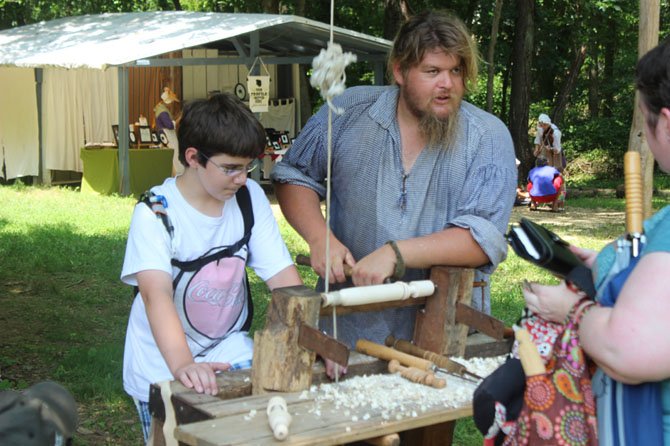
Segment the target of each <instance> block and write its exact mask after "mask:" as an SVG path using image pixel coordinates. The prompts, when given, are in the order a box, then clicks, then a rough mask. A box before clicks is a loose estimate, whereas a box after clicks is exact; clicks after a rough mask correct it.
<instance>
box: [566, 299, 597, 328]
mask: <svg viewBox="0 0 670 446" xmlns="http://www.w3.org/2000/svg"><path fill="white" fill-rule="evenodd" d="M595 305H597V302H595V301H594V300H591V298H589V297H582V298H581V299H579V300H578V301H577V302H575V304H574V305H573V306H572V307H571V308H570V311H569V312H568V315H567V316H566V317H565V323H564V325H568V323H570V322H572V324H573V325H575V326H577V325H579V323H580V322H581V320H582V317H584V315H585V314H586V313H587V312H588V311H589V310H590V309H591V308H593V307H594V306H595Z"/></svg>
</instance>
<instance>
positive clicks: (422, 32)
mask: <svg viewBox="0 0 670 446" xmlns="http://www.w3.org/2000/svg"><path fill="white" fill-rule="evenodd" d="M434 49H441V50H442V51H444V52H445V53H447V54H451V55H454V56H458V57H460V59H461V66H462V68H463V71H464V73H463V79H464V81H465V91H466V92H471V91H472V90H473V89H474V88H475V87H476V85H477V72H478V61H479V52H478V51H477V45H476V44H475V41H474V40H473V39H472V36H471V35H470V32H469V31H468V29H467V27H466V26H465V24H464V23H463V21H462V20H461V19H459V18H458V17H456V16H454V15H452V14H449V13H447V12H444V11H425V12H422V13H421V14H418V15H415V16H412V17H410V18H409V20H407V21H406V22H405V23H403V24H402V26H401V27H400V29H399V30H398V34H396V37H395V40H394V43H393V48H392V49H391V54H390V56H389V60H388V74H389V76H390V79H391V81H392V82H395V80H394V79H393V67H394V65H395V64H398V65H399V67H400V71H401V72H402V73H403V74H406V73H407V71H409V69H410V68H412V67H414V66H416V65H418V64H419V63H421V60H422V59H423V56H424V55H425V54H426V52H427V51H432V50H434Z"/></svg>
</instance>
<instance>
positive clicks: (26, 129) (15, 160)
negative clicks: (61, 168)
mask: <svg viewBox="0 0 670 446" xmlns="http://www.w3.org/2000/svg"><path fill="white" fill-rule="evenodd" d="M0 85H3V86H4V88H0V104H2V106H0V177H2V176H3V172H2V165H3V162H4V165H5V168H6V169H7V178H6V179H12V178H18V177H22V176H36V175H38V172H39V128H38V125H37V108H36V107H35V104H36V103H37V94H36V92H35V72H34V70H33V69H32V68H15V67H2V68H0Z"/></svg>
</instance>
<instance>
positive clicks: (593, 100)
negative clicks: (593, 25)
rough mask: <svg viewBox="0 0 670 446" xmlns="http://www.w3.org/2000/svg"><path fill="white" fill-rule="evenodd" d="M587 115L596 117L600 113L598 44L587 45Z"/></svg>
mask: <svg viewBox="0 0 670 446" xmlns="http://www.w3.org/2000/svg"><path fill="white" fill-rule="evenodd" d="M589 56H590V59H591V62H589V84H588V85H589V87H588V88H589V93H588V94H589V115H590V116H591V118H597V117H598V116H599V115H600V76H599V71H600V70H599V69H598V56H599V54H598V45H593V44H592V45H589Z"/></svg>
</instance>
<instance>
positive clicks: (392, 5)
mask: <svg viewBox="0 0 670 446" xmlns="http://www.w3.org/2000/svg"><path fill="white" fill-rule="evenodd" d="M411 14H412V10H411V9H410V6H409V3H407V0H384V30H383V31H382V33H383V37H384V38H385V39H387V40H393V39H394V38H395V35H396V33H397V32H398V28H400V25H401V24H402V23H403V22H404V21H405V20H407V19H408V18H409V16H410V15H411Z"/></svg>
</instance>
